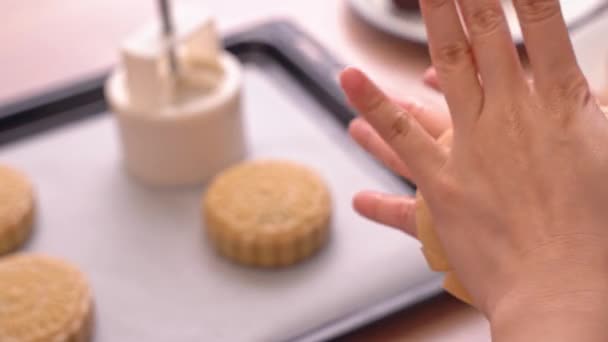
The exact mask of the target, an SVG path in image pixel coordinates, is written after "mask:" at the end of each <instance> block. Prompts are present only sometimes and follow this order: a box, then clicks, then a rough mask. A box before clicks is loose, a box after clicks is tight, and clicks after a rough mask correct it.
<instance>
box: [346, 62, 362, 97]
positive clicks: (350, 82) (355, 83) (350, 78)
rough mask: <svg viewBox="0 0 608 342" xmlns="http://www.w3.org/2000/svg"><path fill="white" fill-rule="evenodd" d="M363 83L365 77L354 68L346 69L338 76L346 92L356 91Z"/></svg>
mask: <svg viewBox="0 0 608 342" xmlns="http://www.w3.org/2000/svg"><path fill="white" fill-rule="evenodd" d="M364 82H365V76H363V73H362V72H361V71H359V70H358V69H356V68H353V67H347V68H346V69H344V71H342V73H341V74H340V84H341V85H342V88H343V89H344V90H345V91H346V92H352V91H356V90H357V89H359V88H360V87H361V85H362V84H363V83H364Z"/></svg>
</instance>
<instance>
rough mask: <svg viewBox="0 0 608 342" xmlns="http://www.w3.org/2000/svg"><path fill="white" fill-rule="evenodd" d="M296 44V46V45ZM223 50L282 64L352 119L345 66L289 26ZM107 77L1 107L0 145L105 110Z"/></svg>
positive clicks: (345, 119)
mask: <svg viewBox="0 0 608 342" xmlns="http://www.w3.org/2000/svg"><path fill="white" fill-rule="evenodd" d="M296 41H297V42H298V44H294V42H296ZM223 43H224V46H225V48H226V49H227V50H228V51H230V52H232V53H233V54H235V55H236V56H237V57H238V58H239V59H241V60H246V59H249V58H255V57H256V56H260V55H262V56H264V58H269V59H272V60H274V61H276V62H277V63H279V64H281V65H282V66H283V67H284V68H285V69H286V70H287V71H288V72H289V73H290V74H292V75H293V76H294V79H296V80H297V81H298V82H300V83H301V85H302V86H303V87H304V88H305V89H306V90H307V91H308V92H310V94H312V95H313V96H314V97H315V99H316V100H317V101H318V102H319V103H320V104H322V105H323V106H324V107H326V108H327V109H328V110H329V112H330V113H331V114H332V115H334V117H335V118H336V119H337V120H338V121H339V122H340V123H341V124H342V125H344V126H346V125H347V124H348V123H349V122H350V120H352V119H353V118H354V115H355V114H354V113H353V112H352V111H351V109H350V108H349V106H348V104H347V102H346V100H345V98H344V96H343V94H342V91H341V89H340V87H339V85H338V82H337V81H336V80H337V75H338V73H339V72H340V71H341V70H342V69H343V67H344V65H343V64H342V63H340V62H339V61H337V60H336V59H335V58H334V57H333V56H332V55H331V54H330V53H329V52H328V51H327V50H326V49H324V48H323V47H322V46H321V45H320V44H319V43H318V42H317V41H315V40H314V39H311V38H310V37H309V36H308V35H306V34H305V33H303V32H302V31H301V30H299V28H298V27H296V26H295V25H293V24H291V23H290V22H288V21H272V22H268V23H264V24H261V25H258V26H255V27H252V28H250V29H248V30H244V31H240V32H238V33H233V34H230V35H228V36H227V37H225V38H224V40H223ZM108 75H109V72H102V73H100V74H99V75H95V76H91V77H89V78H87V79H84V80H79V81H76V82H73V83H71V84H69V85H67V86H65V87H62V88H59V89H54V90H51V91H49V92H46V93H44V94H40V95H36V96H32V97H28V98H25V99H22V100H19V101H15V102H13V103H10V104H4V105H0V144H2V143H7V142H11V141H14V140H15V139H19V138H21V137H23V136H26V135H29V134H35V133H37V132H40V131H43V130H46V129H49V128H51V127H53V126H55V125H60V124H62V123H66V122H70V121H73V120H75V119H78V118H82V117H86V116H90V115H96V114H100V113H103V112H104V111H105V110H106V109H107V103H106V101H105V99H104V94H103V86H104V82H105V80H106V78H107V77H108Z"/></svg>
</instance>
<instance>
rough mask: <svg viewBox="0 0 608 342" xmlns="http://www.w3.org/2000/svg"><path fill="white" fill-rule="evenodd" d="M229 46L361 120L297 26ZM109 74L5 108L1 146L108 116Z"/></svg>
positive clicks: (358, 322)
mask: <svg viewBox="0 0 608 342" xmlns="http://www.w3.org/2000/svg"><path fill="white" fill-rule="evenodd" d="M297 39H300V40H302V39H303V40H306V42H307V44H312V46H314V47H315V48H318V49H319V51H318V52H319V53H322V54H323V57H324V58H323V63H319V60H318V59H315V60H312V59H311V58H310V55H308V54H307V53H306V51H301V50H300V49H298V47H297V45H295V44H293V42H294V41H295V40H297ZM223 44H224V47H225V48H226V49H227V50H228V51H230V52H231V53H233V54H234V55H236V56H237V57H238V58H239V59H241V60H244V59H246V58H247V56H251V55H258V56H259V55H262V56H263V57H265V58H268V59H270V60H272V61H273V62H276V63H277V64H280V65H281V66H282V67H284V70H285V71H286V72H287V74H289V75H290V76H292V77H293V79H294V81H296V82H297V83H299V84H300V85H301V86H303V88H305V90H306V91H307V92H308V93H310V94H311V95H313V97H314V98H315V100H317V101H318V102H319V103H320V104H321V105H322V106H323V107H324V108H325V109H327V112H329V113H331V114H332V115H333V117H334V118H335V119H336V120H337V121H338V122H339V123H340V124H341V125H342V126H343V127H345V128H346V127H347V125H348V123H349V122H350V121H351V120H352V119H353V118H354V117H355V114H354V112H353V111H352V110H351V109H350V107H349V105H348V103H347V102H346V100H345V98H344V96H343V94H342V91H341V89H340V88H339V85H338V83H337V81H336V78H335V77H333V76H334V75H335V72H337V71H340V70H342V69H343V64H342V63H340V62H339V61H337V60H336V59H335V58H334V57H333V56H332V55H331V54H330V53H329V52H328V51H327V50H325V49H324V48H323V47H322V46H321V45H320V44H319V43H318V42H316V41H315V40H314V39H312V38H310V37H309V36H308V35H307V34H305V33H304V32H302V31H301V30H300V29H299V28H298V27H297V26H295V25H294V24H293V23H291V22H289V21H286V20H272V21H269V22H265V23H262V24H258V25H256V26H253V27H251V28H249V29H247V30H242V31H239V32H235V33H231V34H228V35H226V36H225V37H224V38H223ZM108 70H109V69H107V70H104V71H102V72H99V73H96V74H93V75H89V76H88V77H84V78H81V79H78V80H75V81H71V82H68V83H66V84H65V85H64V86H59V87H51V88H48V89H47V90H46V91H42V92H40V93H37V94H34V95H30V96H25V97H23V98H21V99H18V100H16V101H12V102H10V103H6V104H0V147H1V146H3V145H5V144H9V143H12V142H15V141H18V140H21V139H24V138H26V137H28V136H33V135H35V134H37V133H42V132H44V131H47V130H50V129H52V128H55V127H58V126H61V125H63V124H67V123H70V122H74V121H77V120H79V119H84V118H87V117H91V116H94V115H100V114H103V113H104V112H106V111H107V110H108V106H107V104H106V101H105V99H104V92H103V87H104V83H105V80H106V78H107V77H108V75H109V71H108ZM408 184H409V183H408ZM409 185H410V186H411V184H409ZM442 292H443V290H442V288H441V283H440V282H439V281H432V282H430V283H426V282H425V283H421V284H419V285H417V286H416V287H413V288H408V289H407V290H404V291H403V292H402V293H400V294H399V295H397V296H395V297H392V298H389V299H387V300H384V301H381V302H379V303H377V304H375V305H372V306H370V307H368V308H365V309H362V310H359V311H356V312H352V313H350V314H348V315H346V316H344V317H341V318H338V319H336V320H335V321H330V322H327V323H326V324H324V325H322V326H319V327H316V328H313V329H311V330H310V331H308V332H306V333H304V334H302V335H299V336H295V337H292V338H290V339H289V340H288V341H324V340H327V339H330V338H336V337H338V336H340V335H343V334H345V333H348V332H352V331H353V330H355V329H357V328H360V327H362V326H365V325H367V324H370V323H373V322H374V321H377V320H379V319H381V318H383V317H386V316H388V315H390V314H392V313H394V312H397V311H399V310H403V309H406V308H410V307H412V306H415V305H419V304H421V303H423V302H425V301H427V300H429V299H431V298H432V297H434V296H436V295H438V294H440V293H442Z"/></svg>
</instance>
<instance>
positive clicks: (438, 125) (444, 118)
mask: <svg viewBox="0 0 608 342" xmlns="http://www.w3.org/2000/svg"><path fill="white" fill-rule="evenodd" d="M395 102H396V103H397V104H398V105H399V106H401V108H403V109H405V111H406V112H408V113H410V114H411V115H412V116H413V117H414V119H416V121H418V123H419V124H420V125H421V126H422V128H424V129H425V130H426V131H427V132H428V133H429V134H430V135H431V136H432V137H433V138H435V139H437V138H439V136H440V135H441V134H443V132H445V131H446V130H447V129H448V128H450V127H451V126H452V122H451V120H450V115H449V114H448V113H445V112H443V111H434V110H431V109H429V108H427V107H425V106H423V105H421V104H419V103H418V102H415V101H411V100H397V101H395Z"/></svg>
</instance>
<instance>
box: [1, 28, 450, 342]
mask: <svg viewBox="0 0 608 342" xmlns="http://www.w3.org/2000/svg"><path fill="white" fill-rule="evenodd" d="M225 46H226V48H227V49H228V50H229V51H231V52H232V53H233V54H235V55H236V56H237V57H238V58H239V59H240V60H241V61H242V63H243V66H244V78H245V82H244V83H245V84H244V115H245V123H246V132H247V138H248V141H249V156H248V158H258V157H280V158H289V159H292V160H296V161H300V162H303V163H306V164H308V165H310V166H312V167H313V168H315V169H317V170H318V171H319V172H320V173H321V174H322V175H323V177H324V178H325V179H326V181H327V182H328V185H329V187H330V189H331V191H332V196H333V201H334V221H333V223H332V226H333V227H332V235H331V239H330V242H329V244H328V245H327V246H326V248H324V249H323V250H322V251H321V252H320V253H319V254H318V255H316V256H315V257H314V258H312V259H310V260H308V261H306V262H304V263H302V264H299V265H297V266H295V267H291V268H287V269H283V270H259V269H253V268H247V267H241V266H237V265H235V264H233V263H231V262H229V261H226V260H224V259H222V258H221V257H219V256H218V255H216V254H215V253H214V251H213V249H212V248H211V246H210V245H209V243H208V242H207V241H205V240H206V237H205V234H204V233H203V230H202V229H201V224H202V223H201V219H200V199H201V194H202V192H203V191H204V186H202V185H201V186H195V187H184V188H178V189H175V188H173V189H166V188H165V189H159V188H148V187H145V186H143V185H141V184H139V183H138V182H137V181H135V180H133V179H131V178H130V177H129V176H128V175H127V174H126V172H125V171H124V170H123V166H122V162H121V156H120V153H119V146H118V138H117V133H116V128H115V126H114V120H113V116H112V115H108V113H107V105H106V103H105V101H104V98H103V91H102V90H103V89H102V87H103V81H104V80H105V78H106V75H105V74H104V75H99V76H96V77H92V78H90V79H87V80H84V81H79V82H76V83H74V84H71V85H70V86H68V87H64V88H62V89H58V90H53V91H49V92H48V93H46V94H42V95H40V96H35V97H31V98H28V99H25V100H23V101H19V102H16V103H12V104H8V105H5V106H3V107H1V108H0V162H3V163H8V164H11V165H14V166H15V167H18V168H20V169H22V170H24V171H25V172H26V173H27V174H28V175H29V176H30V177H31V178H32V180H33V182H34V183H35V185H36V188H37V193H38V199H39V202H38V203H39V211H38V217H37V223H36V228H35V232H34V234H33V236H32V238H31V239H30V241H29V242H28V244H27V245H26V247H25V251H35V252H42V253H47V254H50V255H54V256H59V257H62V258H65V259H67V260H70V261H71V262H73V263H74V264H76V265H78V266H79V267H80V268H81V269H82V270H83V271H84V272H85V273H86V274H87V276H88V278H89V279H90V281H91V284H92V287H93V290H94V293H95V300H96V329H95V341H97V342H106V341H150V342H155V341H159V342H160V341H163V342H164V341H180V342H181V341H185V342H188V341H193V342H194V341H230V342H233V341H235V342H238V341H322V340H326V339H329V338H332V337H335V336H337V335H340V334H342V333H345V332H347V331H350V330H352V329H354V328H356V327H359V326H361V325H363V324H366V323H369V322H371V321H373V320H375V319H378V318H380V317H382V316H384V315H387V314H389V313H391V312H394V311H396V310H398V309H401V308H404V307H406V306H409V305H413V304H414V303H418V302H420V301H422V300H424V299H426V298H429V297H431V296H433V295H435V294H437V293H439V292H440V291H441V289H440V285H441V279H440V278H439V276H438V275H437V274H434V273H432V272H430V271H429V270H428V269H427V266H426V262H425V261H424V258H423V257H422V254H421V253H420V251H419V243H418V242H417V241H416V240H415V239H413V238H410V237H408V236H406V235H405V234H402V233H400V232H397V231H395V230H391V229H386V228H384V227H380V226H379V225H376V224H374V223H372V222H369V221H366V220H364V219H363V218H360V217H358V216H357V215H356V214H355V213H354V212H353V210H352V209H351V206H350V202H351V197H352V195H353V194H354V193H355V192H356V191H357V190H359V189H362V188H372V189H379V190H384V191H389V192H396V193H412V192H413V189H412V187H411V186H410V185H408V184H407V183H406V182H404V181H403V180H401V179H399V178H398V177H396V176H395V175H393V174H391V173H390V172H389V171H387V170H386V169H384V168H383V167H381V166H380V165H379V164H378V163H376V162H375V161H374V160H372V159H371V158H370V157H369V156H367V155H366V154H365V153H364V152H362V151H361V150H360V149H359V148H358V147H357V146H356V145H355V144H354V143H353V142H352V141H351V140H350V139H349V138H348V135H347V132H346V129H345V128H346V125H347V123H348V122H349V121H350V120H351V119H352V118H353V113H352V112H351V111H350V110H349V108H348V106H347V104H346V102H345V100H344V98H343V96H342V93H341V91H340V88H339V87H338V84H337V81H336V76H337V73H338V72H339V70H341V69H342V65H341V63H339V62H337V61H336V60H335V59H334V58H333V57H332V56H331V55H330V54H329V53H328V52H327V51H326V50H325V49H323V48H322V47H321V46H320V45H319V44H318V43H317V42H315V41H314V40H312V39H311V38H310V37H308V36H307V35H305V34H304V33H302V32H301V31H300V30H298V29H297V28H296V27H295V26H293V25H292V24H290V23H288V22H284V21H277V22H270V23H266V24H262V25H259V26H256V27H252V28H250V29H248V30H246V31H242V32H239V33H234V34H231V35H229V36H227V37H226V38H225ZM210 148H213V147H210Z"/></svg>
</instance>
